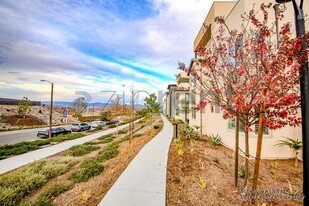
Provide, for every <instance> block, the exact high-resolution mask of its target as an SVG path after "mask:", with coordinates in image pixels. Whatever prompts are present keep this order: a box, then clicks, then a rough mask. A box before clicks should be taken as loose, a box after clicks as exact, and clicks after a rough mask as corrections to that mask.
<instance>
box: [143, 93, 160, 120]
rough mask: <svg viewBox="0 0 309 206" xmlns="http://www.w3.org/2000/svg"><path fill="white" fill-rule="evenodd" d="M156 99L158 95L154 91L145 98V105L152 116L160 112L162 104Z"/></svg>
mask: <svg viewBox="0 0 309 206" xmlns="http://www.w3.org/2000/svg"><path fill="white" fill-rule="evenodd" d="M156 100H157V96H156V95H155V94H154V93H153V94H150V95H149V97H146V98H145V106H146V107H147V109H148V112H149V114H150V116H151V117H152V115H153V114H156V113H159V107H160V104H159V103H157V102H156Z"/></svg>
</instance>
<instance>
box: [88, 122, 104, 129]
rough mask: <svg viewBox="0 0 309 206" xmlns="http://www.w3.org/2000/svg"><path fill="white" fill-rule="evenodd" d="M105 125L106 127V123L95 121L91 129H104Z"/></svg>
mask: <svg viewBox="0 0 309 206" xmlns="http://www.w3.org/2000/svg"><path fill="white" fill-rule="evenodd" d="M105 125H106V123H105V122H103V121H93V122H91V128H92V129H94V128H96V127H99V126H101V127H104V126H105Z"/></svg>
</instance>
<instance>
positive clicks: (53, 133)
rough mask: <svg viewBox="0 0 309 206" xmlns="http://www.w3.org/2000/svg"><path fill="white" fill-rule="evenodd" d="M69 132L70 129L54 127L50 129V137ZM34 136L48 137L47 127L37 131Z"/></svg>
mask: <svg viewBox="0 0 309 206" xmlns="http://www.w3.org/2000/svg"><path fill="white" fill-rule="evenodd" d="M70 133H71V130H67V129H65V128H63V127H55V128H52V129H51V136H52V137H55V136H57V135H60V134H70ZM36 136H37V137H40V138H48V137H49V129H46V130H41V131H38V134H37V135H36Z"/></svg>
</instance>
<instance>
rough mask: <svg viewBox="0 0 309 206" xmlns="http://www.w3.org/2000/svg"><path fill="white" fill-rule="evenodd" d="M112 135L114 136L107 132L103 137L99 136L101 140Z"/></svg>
mask: <svg viewBox="0 0 309 206" xmlns="http://www.w3.org/2000/svg"><path fill="white" fill-rule="evenodd" d="M112 136H113V134H106V135H103V136H102V137H99V138H98V139H99V140H104V139H106V138H108V137H112Z"/></svg>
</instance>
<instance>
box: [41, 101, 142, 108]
mask: <svg viewBox="0 0 309 206" xmlns="http://www.w3.org/2000/svg"><path fill="white" fill-rule="evenodd" d="M42 104H45V105H50V101H42ZM53 105H54V106H59V107H73V102H66V101H53ZM111 105H112V104H110V103H109V104H107V103H102V102H90V103H88V107H106V106H107V107H108V106H111ZM135 106H138V107H144V105H142V104H136V105H135Z"/></svg>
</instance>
